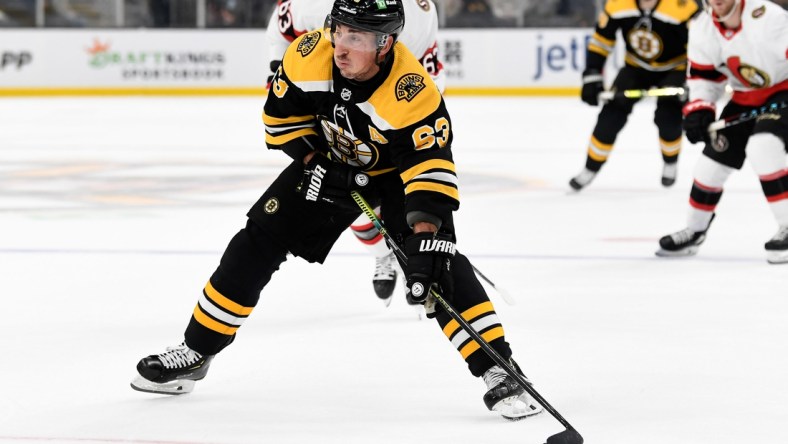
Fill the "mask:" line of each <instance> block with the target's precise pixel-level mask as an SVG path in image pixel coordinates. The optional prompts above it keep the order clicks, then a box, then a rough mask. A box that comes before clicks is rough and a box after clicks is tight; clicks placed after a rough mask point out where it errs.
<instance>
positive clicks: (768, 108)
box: [708, 102, 788, 135]
mask: <svg viewBox="0 0 788 444" xmlns="http://www.w3.org/2000/svg"><path fill="white" fill-rule="evenodd" d="M785 107H788V103H786V102H774V103H770V104H768V105H763V106H762V107H760V108H756V109H754V110H752V111H746V112H743V113H741V114H736V115H733V116H728V117H726V118H724V119H720V120H717V121H716V122H712V123H711V124H710V125H709V129H708V131H709V133H710V134H712V135H713V134H714V133H716V132H717V131H719V130H721V129H725V128H728V127H731V126H733V125H738V124H740V123H744V122H749V121H750V120H753V119H757V118H758V117H760V116H762V115H764V114H768V113H773V112H775V111H779V110H781V109H783V108H785Z"/></svg>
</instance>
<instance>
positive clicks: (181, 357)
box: [159, 342, 202, 368]
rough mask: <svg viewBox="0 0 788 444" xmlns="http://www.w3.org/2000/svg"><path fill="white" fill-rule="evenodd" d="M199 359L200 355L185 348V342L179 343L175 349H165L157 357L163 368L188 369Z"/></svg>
mask: <svg viewBox="0 0 788 444" xmlns="http://www.w3.org/2000/svg"><path fill="white" fill-rule="evenodd" d="M201 358H202V355H201V354H199V353H197V352H196V351H194V350H192V349H190V348H189V347H187V346H186V343H185V342H181V343H180V344H178V345H176V346H175V347H167V351H165V352H164V353H162V354H160V355H159V360H161V363H162V364H163V365H164V368H183V367H188V366H190V365H192V364H194V363H195V362H197V361H199V360H200V359H201Z"/></svg>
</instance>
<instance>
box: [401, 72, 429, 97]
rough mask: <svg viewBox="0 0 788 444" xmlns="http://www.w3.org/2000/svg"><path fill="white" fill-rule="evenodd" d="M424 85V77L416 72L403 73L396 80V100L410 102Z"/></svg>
mask: <svg viewBox="0 0 788 444" xmlns="http://www.w3.org/2000/svg"><path fill="white" fill-rule="evenodd" d="M424 87H425V85H424V77H422V76H420V75H418V74H405V75H404V76H402V77H400V78H399V80H397V86H396V89H395V90H396V95H397V100H407V101H408V102H410V101H411V100H413V98H414V97H416V95H418V94H419V93H420V92H421V90H423V89H424Z"/></svg>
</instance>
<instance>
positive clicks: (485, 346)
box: [351, 191, 574, 430]
mask: <svg viewBox="0 0 788 444" xmlns="http://www.w3.org/2000/svg"><path fill="white" fill-rule="evenodd" d="M351 195H352V196H353V200H355V201H356V203H357V204H358V206H359V208H361V211H363V212H364V214H366V215H367V217H368V218H369V220H370V221H371V222H372V224H373V225H374V226H375V228H377V229H378V231H380V234H381V235H382V236H383V237H384V238H385V239H386V241H387V242H388V243H389V244H390V245H391V248H392V249H393V250H394V253H395V254H396V255H397V257H399V259H400V260H401V261H402V263H403V264H407V263H408V258H407V256H405V252H403V251H402V250H401V249H400V248H399V247H398V246H397V244H396V242H394V239H392V238H391V235H390V234H389V232H388V231H387V230H386V228H385V227H384V226H383V223H382V221H381V220H380V218H378V215H377V214H375V211H373V209H372V207H371V206H370V205H369V203H367V201H366V200H364V198H363V197H361V195H360V194H359V193H357V192H355V191H353V192H351ZM430 294H431V295H432V297H434V298H435V300H436V301H438V303H439V304H441V306H442V307H443V309H444V310H446V312H447V313H448V314H449V316H451V318H452V319H454V320H455V321H457V323H458V324H460V327H462V329H463V330H465V332H466V333H468V335H470V336H471V337H472V338H473V339H474V340H475V341H476V342H477V343H478V344H479V346H480V347H481V348H482V350H484V352H485V353H486V354H487V356H489V357H490V358H491V359H492V360H493V361H495V363H496V364H498V365H499V366H500V367H501V368H503V369H504V371H506V373H507V374H508V375H509V376H511V377H512V378H513V379H514V380H515V381H517V383H518V384H520V387H522V388H523V389H525V391H526V392H528V394H529V395H531V396H532V397H533V398H534V399H535V400H536V401H537V402H539V404H541V405H542V407H544V408H545V410H547V411H548V412H550V414H551V415H552V416H553V418H555V419H557V420H558V422H560V423H561V424H562V425H563V426H564V427H566V428H567V430H574V427H572V425H571V424H569V421H567V420H566V419H564V417H563V416H561V414H560V413H558V411H557V410H556V409H555V408H553V406H552V405H550V403H549V402H547V400H546V399H544V398H543V397H542V395H540V394H539V392H537V391H536V390H535V389H534V388H533V387H532V386H531V384H529V383H528V382H527V381H526V380H525V378H524V377H523V376H522V375H520V374H519V373H518V372H517V371H516V370H515V369H514V368H513V367H512V366H511V364H509V362H507V361H506V360H505V359H504V358H503V357H502V356H501V355H500V354H499V353H498V352H497V351H495V349H494V348H492V346H491V345H490V344H489V343H488V342H487V341H485V340H484V338H482V337H481V335H480V334H479V333H478V332H477V331H476V330H475V329H474V328H473V327H471V325H470V324H468V321H466V320H465V318H463V317H462V315H461V314H459V313H457V311H456V310H455V309H454V307H452V305H451V304H450V303H449V302H448V301H447V300H446V299H444V298H443V297H442V296H441V295H440V294H439V293H438V292H437V291H435V290H434V289H431V290H430Z"/></svg>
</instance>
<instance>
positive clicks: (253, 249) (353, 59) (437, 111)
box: [132, 0, 542, 419]
mask: <svg viewBox="0 0 788 444" xmlns="http://www.w3.org/2000/svg"><path fill="white" fill-rule="evenodd" d="M403 24H404V13H403V6H402V1H401V0H336V2H335V3H334V5H333V8H332V9H331V13H330V14H329V16H328V18H327V20H326V26H325V29H323V30H317V31H313V32H310V33H307V34H304V35H302V36H300V37H299V38H297V39H296V40H294V41H293V44H292V45H290V47H289V48H288V50H287V52H286V53H285V55H284V58H283V60H282V64H281V65H280V67H279V68H278V69H277V72H276V74H275V76H274V78H273V79H272V84H271V88H270V90H269V94H268V99H267V101H266V104H265V108H264V114H263V121H264V123H265V128H266V143H267V145H268V147H269V148H270V149H275V150H281V151H283V152H284V153H285V154H286V155H288V156H290V157H291V158H292V159H293V161H292V163H291V164H290V165H289V166H288V167H286V168H285V169H284V170H283V171H282V173H281V174H280V175H279V176H278V177H277V178H276V179H275V180H274V182H273V183H272V184H271V185H270V187H269V188H268V189H267V190H266V191H265V192H264V193H263V195H262V196H261V197H260V199H259V200H258V202H257V203H256V204H255V205H254V206H253V207H252V208H251V210H250V211H249V213H248V221H247V224H246V227H245V228H243V229H242V230H240V232H239V233H237V234H236V235H235V237H233V239H232V240H231V241H230V243H229V245H228V246H227V249H226V250H225V252H224V254H223V256H222V258H221V261H220V263H219V267H218V268H217V269H216V271H215V272H214V273H213V275H212V276H211V277H210V279H209V281H208V283H207V284H206V286H205V288H204V291H203V294H202V295H201V296H200V298H199V301H198V303H197V306H196V307H195V309H194V311H193V314H192V316H191V319H190V321H189V323H188V326H187V327H186V331H185V338H184V342H183V343H181V344H180V345H178V346H176V347H171V348H169V349H168V350H167V351H165V352H164V353H161V354H158V355H151V356H148V357H146V358H143V359H142V360H140V362H139V363H138V365H137V371H138V373H139V377H137V378H136V379H135V380H134V381H133V382H132V387H133V388H134V389H136V390H140V391H146V392H153V393H165V394H178V393H184V392H188V391H191V390H192V388H193V386H194V381H197V380H200V379H202V378H203V377H205V375H206V373H207V371H208V367H209V365H210V363H211V361H212V359H213V358H214V356H215V355H216V354H217V353H219V352H220V351H221V350H222V349H223V348H224V347H226V346H227V345H229V344H230V343H231V342H232V341H233V338H234V337H235V335H236V332H237V330H238V328H239V327H241V325H242V324H243V322H244V321H245V320H246V319H247V317H248V316H249V315H250V313H251V312H252V310H253V309H254V307H255V306H256V305H257V302H258V299H259V297H260V293H261V291H262V289H263V288H264V287H265V286H266V284H267V283H268V282H269V280H270V278H271V275H272V274H273V273H274V272H275V271H276V270H277V269H278V268H279V266H280V264H282V263H283V262H284V261H285V258H286V255H287V253H288V252H290V253H292V254H293V256H297V257H301V258H303V259H305V260H306V261H308V262H317V263H322V262H323V261H324V260H325V258H326V256H327V255H328V253H329V251H330V250H331V247H332V245H333V244H334V242H335V241H336V240H337V238H338V237H339V235H340V233H342V231H344V230H345V229H347V227H348V226H349V225H350V224H351V223H352V222H353V221H354V220H355V219H356V217H358V215H359V214H360V212H361V211H360V210H359V209H358V207H357V206H356V205H355V203H354V202H353V201H352V199H351V197H350V195H349V194H350V192H351V190H357V191H359V192H360V193H362V195H363V196H365V197H366V198H367V199H368V200H370V201H372V202H374V203H378V204H380V207H381V212H382V213H383V217H384V220H385V221H386V225H387V229H388V230H389V231H390V232H391V233H392V234H393V235H394V236H395V238H396V239H398V241H399V242H400V243H401V246H402V249H403V251H404V252H405V253H406V254H407V259H408V263H407V266H405V267H403V268H404V270H405V277H406V280H407V284H406V286H407V288H408V290H409V291H408V292H407V295H406V298H407V300H408V302H409V303H410V304H424V303H425V301H426V297H427V295H428V294H429V289H430V288H433V286H434V288H436V289H437V290H438V291H440V292H441V293H442V294H443V295H444V296H445V297H447V298H449V299H450V300H452V301H453V303H454V306H455V307H456V309H457V311H458V312H459V313H462V316H463V317H464V318H465V319H467V320H468V322H470V323H472V324H473V325H474V326H475V327H476V328H477V330H478V331H479V333H481V334H482V335H483V337H485V339H487V341H488V342H489V343H490V345H491V346H492V347H493V348H494V349H495V350H497V351H498V353H500V354H501V355H502V356H503V357H504V358H505V359H511V355H512V352H511V349H510V347H509V344H508V343H507V341H506V339H505V338H504V330H503V327H502V325H501V323H500V321H499V319H498V317H497V315H496V312H495V309H494V307H493V305H492V303H491V302H490V300H489V298H488V296H487V295H486V293H485V291H484V289H483V288H482V286H481V284H480V283H479V281H478V280H477V279H476V276H475V275H474V273H473V269H472V267H471V264H470V262H468V259H467V258H466V257H465V256H464V255H462V254H461V253H459V252H457V251H456V250H455V248H454V244H455V230H454V222H453V218H452V213H453V212H454V211H456V210H457V209H458V207H459V194H458V188H457V175H456V173H455V166H454V162H453V161H452V152H451V143H452V123H451V119H450V117H449V113H448V112H447V110H446V106H445V103H444V101H443V97H442V96H441V94H440V92H439V91H438V88H437V87H436V86H435V84H434V83H433V82H432V79H430V76H429V74H427V72H426V71H425V70H424V68H423V67H422V66H421V65H420V64H419V61H418V60H417V59H416V58H415V57H414V56H413V55H412V54H411V53H410V52H409V51H408V50H407V49H406V48H405V47H404V46H403V45H402V44H401V43H398V42H397V37H398V35H399V33H400V32H401V31H402V27H403ZM337 285H341V282H338V283H337ZM315 297H322V296H320V295H315ZM428 315H430V316H431V317H434V318H435V319H436V320H437V323H438V324H439V327H440V328H441V329H443V332H444V334H445V335H446V336H447V338H448V339H449V340H450V341H451V343H452V345H453V346H454V347H456V348H457V351H458V352H459V353H460V355H461V356H462V358H463V359H464V360H465V362H466V363H467V365H468V368H469V369H470V372H471V374H473V375H474V376H477V377H482V378H483V379H484V382H485V383H486V385H487V389H488V391H487V392H486V393H485V394H484V397H483V400H484V402H485V404H486V405H487V407H488V408H489V409H490V410H493V411H496V412H498V413H500V414H501V415H503V416H504V417H506V418H510V419H518V418H521V417H524V416H529V415H533V414H536V413H539V412H540V411H541V409H542V407H541V406H539V405H538V404H537V403H535V402H534V401H533V399H532V398H531V397H530V396H529V395H528V394H527V392H525V391H524V390H523V388H522V387H521V386H519V385H518V384H517V382H516V381H514V379H513V378H511V377H510V376H509V375H508V374H506V373H505V371H503V370H502V369H501V368H500V367H499V366H497V365H495V363H494V362H493V361H492V360H491V358H490V357H489V356H487V355H486V354H485V353H484V351H483V350H481V349H480V348H479V345H478V344H477V343H476V342H475V341H474V340H473V339H471V338H470V337H468V335H467V334H466V333H465V332H464V331H463V330H462V329H461V328H459V325H458V324H457V323H456V322H454V321H453V320H452V319H451V317H450V316H449V315H448V314H447V313H446V312H445V311H442V310H440V309H438V310H437V311H432V312H431V313H430V310H428ZM512 363H513V365H516V364H514V361H512Z"/></svg>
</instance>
